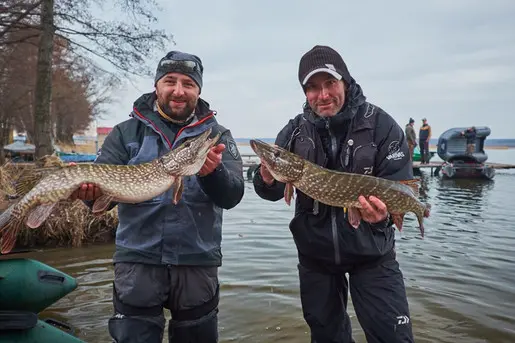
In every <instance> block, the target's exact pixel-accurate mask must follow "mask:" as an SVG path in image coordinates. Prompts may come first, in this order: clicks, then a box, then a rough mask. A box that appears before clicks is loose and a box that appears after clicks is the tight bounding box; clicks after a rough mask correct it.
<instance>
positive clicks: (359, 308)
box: [253, 45, 413, 343]
mask: <svg viewBox="0 0 515 343" xmlns="http://www.w3.org/2000/svg"><path fill="white" fill-rule="evenodd" d="M298 77H299V82H300V85H301V87H302V89H303V93H304V96H305V97H306V98H307V103H306V104H305V105H304V111H303V113H301V114H298V115H297V116H296V117H295V118H293V119H290V120H289V121H288V123H287V124H286V125H285V126H284V128H283V129H282V130H281V131H280V132H279V133H278V135H277V138H276V141H275V144H277V145H278V146H281V147H283V148H286V149H288V150H290V151H292V152H293V153H295V154H298V155H299V156H301V157H303V158H305V159H307V160H309V161H311V162H313V163H316V164H318V165H320V166H324V167H326V168H329V169H332V170H338V171H344V172H351V173H357V174H368V175H373V176H376V177H381V178H385V179H390V180H408V179H412V178H413V168H412V164H411V161H410V159H409V157H408V154H409V150H408V145H407V141H406V138H405V136H404V130H403V129H402V128H401V127H400V126H399V125H398V124H397V123H396V121H395V120H394V119H393V118H392V117H391V116H390V115H389V114H387V113H386V112H385V111H384V110H382V109H381V108H379V107H378V106H375V105H373V104H371V103H369V102H367V101H366V98H365V95H364V94H363V91H362V89H361V87H360V85H359V84H358V83H357V82H356V81H355V80H354V79H353V78H352V77H351V75H350V73H349V71H348V69H347V66H346V64H345V62H344V61H343V59H342V57H341V56H340V54H339V53H338V52H336V51H335V50H334V49H332V48H330V47H328V46H319V45H317V46H315V47H313V49H311V50H310V51H308V52H307V53H306V54H304V55H303V56H302V58H301V59H300V64H299V72H298ZM253 184H254V189H255V190H256V193H257V194H258V195H259V196H260V197H261V198H263V199H266V200H269V201H278V200H280V199H282V198H283V197H284V189H285V184H284V183H282V182H279V181H277V180H275V179H274V178H273V176H272V175H271V174H270V171H269V170H268V169H267V167H266V166H265V165H263V164H260V166H259V167H258V170H257V172H256V173H255V175H254V179H253ZM295 198H296V201H295V214H294V217H293V219H292V220H291V222H290V226H289V228H290V231H291V233H292V235H293V239H294V241H295V244H296V247H297V253H298V259H299V264H298V271H299V282H300V299H301V303H302V310H303V314H304V319H305V320H306V322H307V324H308V325H309V328H310V331H311V342H313V343H315V342H316V343H325V342H333V343H349V342H354V340H353V338H352V329H351V321H350V318H349V315H348V313H347V298H348V292H349V288H350V295H351V297H352V302H353V304H354V309H355V310H356V315H357V317H358V320H359V323H360V324H361V326H362V328H363V330H364V332H365V335H366V337H367V341H368V342H369V343H396V342H397V343H400V342H413V333H412V328H411V321H410V318H409V316H410V314H409V307H408V301H407V297H406V290H405V286H404V280H403V276H402V272H401V271H400V269H399V264H398V262H397V260H396V253H395V229H394V227H393V226H392V223H393V222H392V218H391V216H390V214H389V213H388V208H387V207H386V205H385V204H384V203H383V202H382V201H381V200H380V199H378V198H376V197H369V198H365V197H363V196H361V197H359V202H360V204H361V206H362V209H361V210H360V215H361V221H360V222H359V226H358V227H357V229H355V228H354V227H352V226H351V224H350V223H349V217H348V212H347V211H346V210H344V209H342V208H339V207H332V206H327V205H325V204H322V203H319V202H317V201H315V200H314V199H312V198H310V197H308V196H306V195H305V194H303V193H302V192H299V191H297V193H296V197H295ZM346 274H348V275H349V279H348V280H347V277H346Z"/></svg>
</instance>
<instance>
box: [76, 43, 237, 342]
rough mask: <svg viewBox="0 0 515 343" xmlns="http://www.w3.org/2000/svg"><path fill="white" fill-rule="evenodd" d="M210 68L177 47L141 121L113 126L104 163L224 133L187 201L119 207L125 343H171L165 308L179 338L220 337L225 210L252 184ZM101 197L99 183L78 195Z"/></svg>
mask: <svg viewBox="0 0 515 343" xmlns="http://www.w3.org/2000/svg"><path fill="white" fill-rule="evenodd" d="M202 74H203V66H202V63H201V60H200V59H199V58H198V57H197V56H195V55H191V54H188V53H184V52H179V51H171V52H169V53H168V54H167V55H166V56H164V57H163V58H162V59H161V60H160V61H159V65H158V67H157V71H156V76H155V84H154V85H155V91H154V92H152V93H148V94H143V95H142V96H141V97H140V98H139V99H137V100H136V101H135V102H134V108H133V111H132V113H131V117H132V118H131V119H128V120H127V121H124V122H122V123H120V124H118V125H116V126H115V127H114V128H113V130H112V131H111V133H110V134H109V135H108V136H107V137H106V140H105V142H104V144H103V145H102V148H101V149H100V151H99V153H98V157H97V159H96V161H95V163H106V164H118V165H121V164H128V165H132V164H139V163H144V162H149V161H151V160H153V159H155V158H157V157H159V156H161V155H163V154H165V153H166V152H167V151H169V150H170V149H172V148H174V147H175V146H177V145H178V144H180V143H181V142H182V141H184V139H185V138H187V137H191V136H196V135H199V134H201V133H202V132H204V131H205V130H207V129H208V128H212V131H213V132H212V135H215V134H216V133H218V132H221V133H222V136H221V139H220V142H219V144H218V145H216V146H215V147H213V148H212V150H211V151H210V152H209V155H208V157H207V159H206V162H205V164H204V166H203V167H202V169H201V170H200V172H199V173H198V175H195V176H192V177H185V179H184V190H183V193H182V199H181V201H180V202H179V203H178V204H177V205H174V204H173V203H172V197H173V194H172V191H173V190H169V191H167V192H165V193H163V194H161V195H159V196H157V197H155V198H153V199H151V200H149V201H144V202H142V203H139V204H123V203H119V204H118V217H119V225H118V228H117V230H116V251H115V253H114V258H113V262H114V285H113V304H114V315H113V316H112V317H111V318H110V319H109V333H110V334H111V336H112V337H113V338H114V340H115V341H116V342H118V343H132V342H147V343H154V342H156V343H157V342H162V339H163V333H164V328H165V324H166V322H165V317H164V315H163V308H167V309H169V310H170V312H171V316H172V319H171V320H170V322H169V323H168V333H169V342H176V343H186V342H192V343H193V342H203V343H210V342H217V340H218V319H217V318H218V317H217V314H218V300H219V282H218V267H219V266H220V265H221V260H222V253H221V248H220V243H221V230H222V227H221V226H222V212H223V209H231V208H233V207H235V206H236V205H237V204H238V203H239V202H240V201H241V199H242V196H243V192H244V183H243V171H242V160H241V156H240V154H239V152H238V149H237V147H236V143H235V141H234V139H233V137H232V135H231V132H230V131H229V130H228V129H226V128H224V127H223V126H222V125H220V124H218V122H217V120H216V119H215V114H216V113H215V112H214V111H212V110H211V109H210V108H209V104H208V103H207V102H206V101H204V100H203V99H202V98H200V92H201V90H202ZM141 182H144V180H142V181H141ZM100 195H101V191H100V190H99V189H98V188H96V187H95V186H94V185H91V184H85V185H81V187H80V188H79V189H78V190H77V191H76V192H75V193H74V194H73V195H72V198H79V199H82V200H84V201H85V202H86V203H87V204H88V205H89V206H91V205H92V200H95V199H96V198H98V197H99V196H100ZM114 205H116V204H111V208H112V207H114Z"/></svg>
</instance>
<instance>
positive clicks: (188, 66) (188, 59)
mask: <svg viewBox="0 0 515 343" xmlns="http://www.w3.org/2000/svg"><path fill="white" fill-rule="evenodd" d="M172 72H177V73H181V74H184V75H187V76H189V77H191V78H192V79H193V81H195V83H196V84H197V85H198V86H199V88H200V89H201V90H202V74H203V72H204V66H203V65H202V61H201V60H200V58H199V57H198V56H196V55H192V54H188V53H185V52H181V51H170V52H169V53H167V54H166V55H165V56H164V57H163V58H161V60H160V61H159V64H158V65H157V69H156V76H155V78H154V85H155V84H156V83H157V81H159V79H161V78H162V77H163V76H165V75H166V74H168V73H172Z"/></svg>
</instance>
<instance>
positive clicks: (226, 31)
mask: <svg viewBox="0 0 515 343" xmlns="http://www.w3.org/2000/svg"><path fill="white" fill-rule="evenodd" d="M158 1H159V0H158ZM159 2H161V6H162V8H163V9H164V11H163V12H162V13H159V15H158V17H159V20H160V25H161V26H162V27H164V28H166V29H167V30H168V32H170V33H172V34H173V35H174V39H175V41H176V43H177V44H176V45H175V46H173V45H170V49H169V50H183V51H187V52H191V53H194V54H197V55H198V56H199V57H200V58H201V59H202V61H203V64H204V87H203V91H202V97H203V98H204V99H205V100H206V101H208V102H209V103H210V104H211V107H212V108H213V109H215V110H217V111H218V115H217V118H218V120H219V121H220V123H222V124H223V125H224V126H226V127H229V128H230V129H231V131H232V133H233V135H234V136H235V137H247V138H249V137H275V136H276V134H277V132H278V131H279V130H280V129H281V128H282V127H283V126H284V125H285V123H286V122H287V121H288V119H289V118H291V117H293V116H294V115H295V114H296V113H298V112H299V111H300V110H301V106H302V103H303V102H304V99H305V97H304V94H303V92H302V89H301V87H300V85H299V82H298V79H297V71H298V63H299V59H300V57H301V56H302V54H303V53H304V52H305V51H307V50H309V49H311V47H313V46H314V45H316V44H324V45H330V46H331V47H333V48H334V49H336V50H337V51H339V52H340V53H341V55H342V56H343V59H344V61H345V62H346V63H347V66H348V68H349V70H350V73H351V75H352V76H353V77H354V78H355V79H356V81H357V82H358V83H359V84H360V85H361V86H362V88H363V91H364V93H365V95H366V96H367V100H368V101H370V102H372V103H374V104H376V105H377V106H380V107H382V108H383V109H384V110H386V111H387V112H388V113H390V114H391V115H392V116H393V117H394V118H395V119H396V120H397V122H398V123H399V124H401V125H402V126H403V127H404V125H405V123H406V122H407V121H408V120H409V118H410V117H413V118H414V119H415V120H416V128H418V127H419V125H420V123H421V119H422V118H423V117H427V118H428V121H429V124H430V125H432V127H433V137H434V138H437V137H438V136H439V135H440V134H441V133H442V132H443V131H444V130H446V129H447V128H450V127H455V126H460V127H461V126H470V125H476V126H482V125H487V126H489V127H490V128H491V130H492V134H491V136H490V138H515V130H514V127H515V119H514V117H515V111H514V108H515V19H514V18H515V1H513V0H504V1H503V0H492V1H489V2H487V1H476V0H452V1H448V0H429V1H416V2H415V1H407V0H404V1H382V0H376V1H366V0H363V1H361V2H360V3H359V4H358V2H357V1H344V0H332V1H318V2H316V1H310V2H308V1H305V0H296V1H278V0H274V1H271V0H260V1H236V0H234V1H229V0H219V1H205V0H203V1H196V2H193V1H190V2H187V1H164V0H162V1H159ZM161 57H162V55H159V56H149V57H148V58H149V60H150V61H152V62H153V63H154V64H156V63H157V61H158V60H159V58H161ZM136 86H137V88H135V87H133V86H132V85H130V84H129V85H127V86H126V87H125V89H124V90H123V91H122V92H121V93H119V95H118V96H117V99H118V102H117V103H116V104H115V105H112V106H110V107H109V116H105V118H104V119H102V120H100V121H99V125H104V126H112V125H115V124H116V123H118V122H121V121H123V120H125V119H127V118H128V114H129V112H130V111H131V108H132V103H133V101H134V100H135V99H136V98H137V97H139V95H140V94H141V93H142V92H149V91H152V90H153V82H152V80H151V79H138V80H137V84H136Z"/></svg>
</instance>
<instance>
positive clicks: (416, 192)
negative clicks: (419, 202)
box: [399, 179, 420, 197]
mask: <svg viewBox="0 0 515 343" xmlns="http://www.w3.org/2000/svg"><path fill="white" fill-rule="evenodd" d="M399 182H400V183H402V184H404V185H406V186H409V187H410V188H411V190H412V191H413V194H414V195H415V196H416V197H418V196H419V195H420V193H419V187H420V184H419V183H420V180H419V179H411V180H402V181H399Z"/></svg>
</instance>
